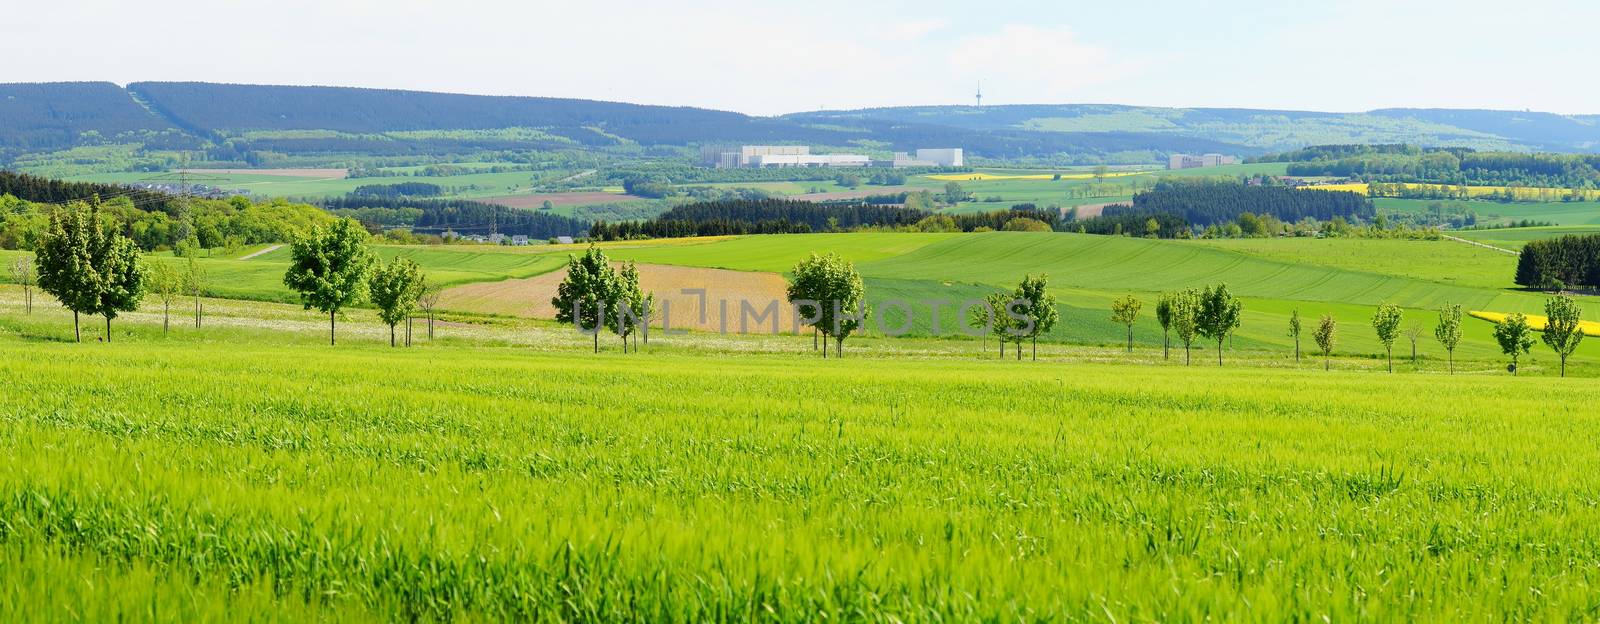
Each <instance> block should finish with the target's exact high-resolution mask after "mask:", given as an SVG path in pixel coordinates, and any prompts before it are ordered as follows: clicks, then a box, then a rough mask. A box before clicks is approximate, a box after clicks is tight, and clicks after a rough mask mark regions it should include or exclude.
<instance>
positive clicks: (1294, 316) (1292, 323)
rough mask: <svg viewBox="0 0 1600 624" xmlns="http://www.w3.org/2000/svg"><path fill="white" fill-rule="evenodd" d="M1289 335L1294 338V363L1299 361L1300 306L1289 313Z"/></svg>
mask: <svg viewBox="0 0 1600 624" xmlns="http://www.w3.org/2000/svg"><path fill="white" fill-rule="evenodd" d="M1289 336H1290V337H1291V338H1294V363H1296V364H1299V363H1300V308H1295V309H1294V312H1291V313H1290V314H1289Z"/></svg>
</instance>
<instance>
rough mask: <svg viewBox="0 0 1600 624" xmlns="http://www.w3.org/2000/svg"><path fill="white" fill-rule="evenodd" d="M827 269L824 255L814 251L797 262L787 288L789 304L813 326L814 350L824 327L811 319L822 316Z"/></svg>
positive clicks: (791, 272)
mask: <svg viewBox="0 0 1600 624" xmlns="http://www.w3.org/2000/svg"><path fill="white" fill-rule="evenodd" d="M825 271H826V263H824V262H823V259H822V256H820V255H817V254H816V253H815V252H813V253H812V254H811V255H810V256H807V257H805V258H802V259H801V260H800V262H799V263H798V264H795V265H794V270H792V271H790V274H789V286H788V288H787V293H788V298H789V305H790V306H791V307H793V308H794V313H795V314H797V315H799V317H800V318H801V319H803V320H806V321H807V322H806V324H807V325H810V326H811V350H812V351H816V350H817V342H818V335H819V334H820V333H821V329H822V328H821V326H820V325H818V322H819V321H813V320H810V319H821V318H822V308H821V305H822V304H821V301H822V297H824V296H825V293H823V287H824V286H826V284H825V281H826V280H825ZM823 348H826V346H825V345H824V347H823Z"/></svg>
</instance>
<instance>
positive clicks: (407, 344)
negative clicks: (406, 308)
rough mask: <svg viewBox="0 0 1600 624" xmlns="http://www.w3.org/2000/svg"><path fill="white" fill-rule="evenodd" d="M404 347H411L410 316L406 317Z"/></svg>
mask: <svg viewBox="0 0 1600 624" xmlns="http://www.w3.org/2000/svg"><path fill="white" fill-rule="evenodd" d="M406 346H408V347H409V346H411V316H410V315H407V316H406Z"/></svg>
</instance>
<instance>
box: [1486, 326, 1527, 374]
mask: <svg viewBox="0 0 1600 624" xmlns="http://www.w3.org/2000/svg"><path fill="white" fill-rule="evenodd" d="M1494 339H1495V342H1498V343H1500V351H1501V352H1503V353H1505V354H1506V355H1509V356H1511V366H1509V367H1507V368H1508V369H1510V371H1511V374H1512V375H1515V374H1517V358H1518V357H1519V356H1521V355H1522V354H1524V353H1527V352H1529V351H1532V350H1533V328H1532V327H1530V326H1528V317H1527V316H1525V315H1523V314H1522V313H1521V312H1512V313H1511V314H1510V315H1508V316H1506V318H1505V320H1502V321H1500V322H1499V323H1497V324H1495V326H1494Z"/></svg>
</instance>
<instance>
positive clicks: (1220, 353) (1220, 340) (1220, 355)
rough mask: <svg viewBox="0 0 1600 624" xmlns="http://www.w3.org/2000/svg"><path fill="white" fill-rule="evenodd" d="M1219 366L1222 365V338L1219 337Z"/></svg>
mask: <svg viewBox="0 0 1600 624" xmlns="http://www.w3.org/2000/svg"><path fill="white" fill-rule="evenodd" d="M1217 366H1222V339H1221V338H1218V339H1217Z"/></svg>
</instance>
